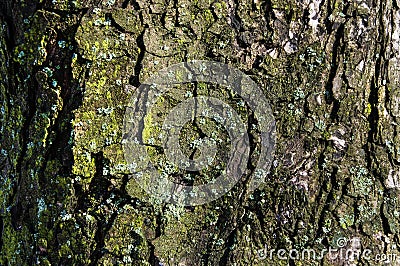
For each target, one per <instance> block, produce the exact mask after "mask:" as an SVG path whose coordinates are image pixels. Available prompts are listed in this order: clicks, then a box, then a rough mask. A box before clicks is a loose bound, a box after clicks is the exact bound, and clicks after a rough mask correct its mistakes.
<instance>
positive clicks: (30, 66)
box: [0, 0, 400, 265]
mask: <svg viewBox="0 0 400 266" xmlns="http://www.w3.org/2000/svg"><path fill="white" fill-rule="evenodd" d="M399 6H400V3H399V2H398V1H396V0H393V1H383V0H382V1H362V0H360V1H341V0H337V1H335V0H327V1H326V0H307V1H294V0H289V1H278V0H277V1H271V0H267V1H263V0H259V1H249V0H243V1H242V0H215V1H214V0H213V1H196V0H195V1H186V0H171V1H161V0H160V1H159V0H154V1H144V0H143V1H142V0H136V1H135V0H133V1H132V0H131V1H130V0H124V1H120V0H108V1H97V0H96V1H95V0H93V1H82V0H76V1H64V0H54V1H46V0H42V1H38V0H37V1H22V0H4V1H2V2H1V3H0V32H1V34H0V73H1V80H0V92H1V93H0V99H1V110H0V112H1V115H0V119H1V120H0V121H1V122H0V130H1V131H0V141H1V142H0V143H1V144H0V170H1V171H0V175H1V179H0V204H1V206H0V214H1V215H0V232H1V234H0V237H1V241H0V264H1V265H34V264H40V265H42V264H43V265H382V264H383V263H384V261H383V260H381V258H382V256H380V257H379V259H378V258H377V257H375V256H376V255H380V254H385V255H386V256H390V255H391V254H397V257H394V256H392V257H391V258H389V259H388V260H387V262H388V263H389V265H398V264H399V263H400V247H399V245H400V239H399V229H400V227H399V221H400V218H399V216H400V208H399V200H400V197H399V189H400V139H399V138H400V137H399V134H398V131H399V124H398V123H399V118H400V90H399V86H400V78H399V74H400V55H399V52H400V51H399V44H400V37H399V36H400V10H399ZM194 59H197V60H210V61H218V62H222V63H226V64H229V65H230V66H232V67H236V68H237V69H239V70H241V71H243V72H244V73H246V74H247V75H249V76H250V77H251V78H252V79H253V80H254V81H256V82H257V84H258V85H259V87H260V88H262V90H263V91H264V94H265V97H266V98H267V99H268V100H269V102H270V105H271V108H272V110H273V115H274V117H275V120H276V134H277V145H276V151H275V157H274V161H273V165H272V168H271V169H270V173H269V174H268V176H267V178H266V180H265V182H264V184H263V185H262V186H261V187H259V188H258V189H257V190H256V191H254V192H253V193H252V194H251V195H247V194H246V193H245V192H246V189H247V185H248V181H249V177H250V176H251V174H252V172H253V171H254V169H255V166H256V163H257V159H258V158H259V156H260V155H259V153H260V137H259V131H258V130H257V123H258V122H257V118H256V117H255V116H254V113H253V112H252V110H251V108H250V107H249V106H248V105H246V104H245V103H243V102H242V101H241V99H240V96H238V95H236V94H235V93H232V91H230V90H229V89H228V88H222V87H220V86H212V85H211V84H206V83H195V84H185V85H182V86H180V87H177V88H175V89H174V90H173V91H171V92H169V93H166V94H165V95H163V96H162V97H161V98H160V100H158V101H157V102H156V103H155V105H154V107H153V109H152V111H151V113H150V114H149V115H148V116H147V117H146V119H144V120H143V128H144V130H143V132H144V133H143V138H145V139H146V141H147V143H149V145H148V146H147V147H146V148H147V153H148V156H149V158H150V160H151V162H152V163H154V164H155V165H157V167H158V169H160V172H161V173H162V174H164V175H166V176H168V177H169V178H170V179H171V180H175V181H176V182H180V183H182V184H195V185H196V184H202V183H204V182H207V181H209V180H211V179H213V178H215V176H217V175H218V174H219V173H220V172H221V171H222V170H221V167H222V168H223V166H224V165H225V164H224V160H225V159H226V154H227V151H226V150H225V149H226V148H227V147H229V145H228V144H229V136H228V134H227V132H226V131H225V130H223V128H221V127H220V126H219V125H218V123H217V122H216V121H213V120H211V119H196V120H195V121H193V123H189V124H187V125H185V127H183V129H182V131H181V138H180V144H181V147H182V151H183V153H184V154H186V155H187V156H188V157H190V158H196V156H199V151H198V150H196V148H195V146H194V145H193V141H194V140H196V139H199V138H200V139H201V138H205V137H208V138H213V139H214V140H215V141H216V142H217V143H219V145H218V149H219V150H218V153H217V155H218V156H219V157H217V159H218V160H215V161H214V164H213V165H212V167H211V168H210V169H208V170H204V171H203V170H202V171H197V172H191V173H185V172H182V171H181V170H176V169H175V168H173V167H172V168H171V167H169V166H168V164H167V162H166V160H165V156H164V155H163V149H162V148H161V145H160V141H161V140H160V139H157V137H158V136H159V134H160V132H159V131H158V129H157V127H155V126H154V125H155V124H156V123H161V122H162V121H163V120H164V118H165V117H166V115H167V114H168V112H169V111H170V110H171V109H172V108H173V107H175V106H177V105H178V103H179V102H181V101H183V100H185V99H188V98H190V97H196V96H201V95H203V96H212V97H215V98H218V99H221V100H222V101H224V102H225V103H227V104H229V105H231V106H232V107H233V108H234V110H235V111H236V112H237V113H238V114H239V116H240V117H241V119H242V120H243V122H244V123H245V124H246V125H248V128H247V130H248V134H249V137H250V157H249V160H248V162H247V169H248V170H247V171H246V172H245V173H244V174H243V178H242V180H241V181H240V182H238V183H237V184H236V186H235V187H234V188H233V189H232V190H231V191H229V192H228V193H227V194H226V195H224V196H223V197H221V198H220V199H218V200H216V201H213V202H211V203H208V204H206V205H202V206H196V207H180V206H176V205H172V204H165V203H162V202H157V201H155V200H153V199H151V197H150V196H151V195H148V194H147V193H145V192H144V191H143V190H142V189H141V188H140V187H139V186H138V184H137V183H136V182H135V180H134V178H132V175H131V171H130V170H129V169H130V165H129V164H128V163H127V162H126V160H125V159H124V153H123V149H122V143H121V142H122V138H123V136H122V125H123V118H124V114H125V110H126V106H127V104H128V101H129V100H130V97H131V96H132V94H133V92H135V90H136V89H137V88H138V87H139V86H140V84H142V83H143V82H144V81H145V80H146V79H147V78H149V77H150V76H151V75H152V74H154V73H156V72H157V71H159V70H161V69H163V68H165V67H167V66H170V65H172V64H175V63H180V62H185V61H189V60H194ZM218 163H220V164H221V165H220V166H218ZM344 239H347V241H346V244H347V245H341V244H342V243H341V242H340V241H341V240H344ZM357 240H359V242H358V241H357ZM338 245H339V247H338ZM330 247H331V248H334V249H337V250H338V252H339V251H342V252H344V253H345V252H346V251H348V250H353V251H360V250H361V251H364V250H370V251H371V253H370V254H369V255H370V258H369V259H368V258H365V257H360V258H359V259H355V260H354V261H352V262H351V261H348V260H347V261H346V260H345V259H343V257H340V256H338V254H336V253H333V254H331V255H332V256H329V255H325V256H323V258H316V259H312V258H308V257H307V256H306V258H305V259H301V256H300V258H299V257H298V258H296V256H295V255H293V254H292V255H293V256H289V255H288V254H287V253H286V254H285V255H284V257H286V259H282V258H280V256H278V252H277V251H278V250H279V249H284V250H286V251H289V250H291V249H295V250H297V251H299V253H301V252H302V251H304V250H311V249H313V250H315V251H316V252H317V255H320V252H322V250H324V249H326V250H327V249H329V248H330ZM263 252H264V253H266V255H265V254H264V253H263ZM264 255H265V256H264ZM281 255H282V254H281ZM300 255H301V254H300ZM281 257H282V256H281ZM393 258H394V259H393ZM396 259H397V261H396ZM352 263H353V264H352Z"/></svg>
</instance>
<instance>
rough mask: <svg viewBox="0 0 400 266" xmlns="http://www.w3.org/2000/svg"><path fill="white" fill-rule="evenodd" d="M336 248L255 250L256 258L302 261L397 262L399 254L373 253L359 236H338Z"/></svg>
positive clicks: (265, 248)
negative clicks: (363, 246) (365, 246)
mask: <svg viewBox="0 0 400 266" xmlns="http://www.w3.org/2000/svg"><path fill="white" fill-rule="evenodd" d="M335 243H336V248H333V247H329V248H328V249H326V248H324V249H322V250H315V249H310V248H308V249H302V250H298V249H290V250H287V249H278V250H276V249H270V250H269V249H268V248H267V247H266V246H265V247H264V248H263V249H259V250H257V255H258V258H259V259H261V260H265V259H267V258H269V259H270V260H273V259H278V260H289V259H291V260H302V261H310V260H314V261H316V260H318V261H321V260H323V259H324V257H326V258H327V259H328V260H330V261H345V262H354V261H358V260H360V259H363V260H365V261H377V262H385V263H390V262H397V261H398V260H399V258H400V257H399V256H398V255H397V254H396V253H388V254H384V253H382V254H375V255H373V252H372V250H371V249H368V248H362V244H361V239H360V238H359V237H353V238H350V239H348V238H346V237H339V238H338V239H336V242H335Z"/></svg>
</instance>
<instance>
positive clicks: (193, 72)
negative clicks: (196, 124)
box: [122, 60, 275, 206]
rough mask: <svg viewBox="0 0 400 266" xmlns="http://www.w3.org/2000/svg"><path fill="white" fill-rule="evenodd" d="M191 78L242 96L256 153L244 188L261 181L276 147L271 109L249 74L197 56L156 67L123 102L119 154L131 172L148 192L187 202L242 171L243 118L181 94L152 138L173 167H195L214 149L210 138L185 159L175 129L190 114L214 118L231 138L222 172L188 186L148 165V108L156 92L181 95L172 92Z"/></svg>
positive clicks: (203, 198)
mask: <svg viewBox="0 0 400 266" xmlns="http://www.w3.org/2000/svg"><path fill="white" fill-rule="evenodd" d="M195 82H203V83H207V84H214V85H219V86H221V87H224V88H229V89H230V90H232V91H233V92H234V93H236V95H238V96H240V97H241V98H242V99H243V101H244V102H245V103H246V105H247V107H248V108H250V109H251V111H252V113H253V114H254V117H255V118H256V120H257V130H258V134H259V139H260V152H259V157H258V161H257V165H256V168H255V169H254V171H252V175H251V177H250V179H249V183H248V188H247V189H248V191H249V192H251V191H253V190H255V189H256V188H257V187H258V186H259V185H260V184H262V183H263V182H264V180H265V177H266V175H267V174H268V171H269V168H270V166H271V164H272V157H273V152H274V149H275V119H274V117H273V115H272V110H271V108H270V106H269V104H268V101H267V99H266V98H265V96H264V93H263V91H262V90H261V89H260V88H259V87H258V86H257V84H256V83H255V82H254V81H253V80H252V79H251V78H250V77H249V76H247V75H245V74H244V73H243V72H241V71H240V70H238V69H236V68H233V67H231V66H229V65H226V64H222V63H218V62H212V61H198V60H194V61H190V62H184V63H179V64H175V65H171V66H169V67H167V68H165V69H162V70H160V71H158V72H157V73H155V74H154V75H152V76H151V77H150V78H148V79H147V80H146V81H144V82H143V83H142V84H141V85H140V86H139V88H136V90H135V91H134V93H133V95H132V97H131V100H130V101H129V103H128V106H127V110H126V113H125V117H124V127H123V140H122V145H123V149H124V155H125V159H126V161H127V163H128V165H129V170H130V171H131V173H133V177H134V178H135V180H136V181H137V183H138V184H139V185H140V186H141V188H142V189H144V190H145V191H146V192H147V193H148V194H149V195H150V196H152V197H153V198H156V199H158V200H161V201H165V202H169V203H174V204H179V205H186V206H195V205H201V204H205V203H208V202H210V201H212V200H215V199H217V198H219V197H221V196H223V195H224V194H226V193H227V192H228V191H229V190H230V189H231V188H232V187H233V186H234V185H235V184H236V183H237V182H238V181H239V180H240V178H241V177H242V175H243V173H245V172H246V170H247V169H246V168H247V162H248V159H249V153H250V142H249V136H248V133H247V132H248V125H247V122H244V121H242V120H241V118H240V116H239V114H237V112H236V111H235V110H234V109H233V107H231V106H230V105H229V104H227V103H225V102H223V101H222V100H221V99H217V98H214V97H209V96H207V95H201V96H197V97H190V98H189V99H184V100H183V101H181V102H180V103H179V104H177V105H176V106H175V107H174V108H172V109H171V110H168V111H167V112H168V114H167V115H166V118H165V119H164V122H163V125H162V127H161V126H160V127H159V130H158V131H160V133H159V135H158V136H157V139H161V141H162V144H161V145H160V148H162V150H163V153H164V155H165V156H166V158H167V159H168V161H169V163H170V164H172V165H173V167H178V168H179V169H182V170H184V171H199V170H202V169H204V168H205V167H207V166H209V165H210V163H211V162H212V161H213V160H214V158H215V154H216V150H217V148H216V144H215V140H213V139H202V141H200V142H199V147H197V149H199V150H200V153H201V155H200V156H199V158H187V157H186V156H185V155H184V154H183V152H182V151H181V148H180V145H179V136H180V132H181V130H182V128H183V126H184V125H185V124H186V123H188V122H191V121H193V119H194V118H201V117H206V118H210V119H213V120H214V121H217V122H218V123H219V124H221V125H223V126H224V128H225V130H226V132H227V133H228V134H229V138H230V147H227V150H228V151H229V152H230V154H229V159H228V161H227V162H226V168H225V169H224V171H222V174H221V175H220V176H218V177H215V178H214V179H213V180H212V181H209V182H208V183H206V184H201V185H193V186H189V185H182V184H179V183H175V182H173V181H171V180H169V179H168V175H162V174H160V172H159V171H158V170H157V169H156V168H155V167H154V166H153V164H152V162H151V160H150V156H149V154H147V149H146V147H148V146H149V145H152V143H150V140H147V139H146V138H145V137H144V135H145V131H146V119H148V114H151V113H152V108H153V107H154V105H156V101H157V100H158V99H159V98H160V97H162V96H163V95H165V94H167V93H170V92H171V91H172V92H177V93H181V94H182V92H179V91H176V87H177V86H179V85H181V84H187V83H195ZM174 90H175V91H174ZM146 117H147V118H146ZM147 126H148V125H147ZM152 126H153V125H152ZM147 130H148V129H147Z"/></svg>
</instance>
